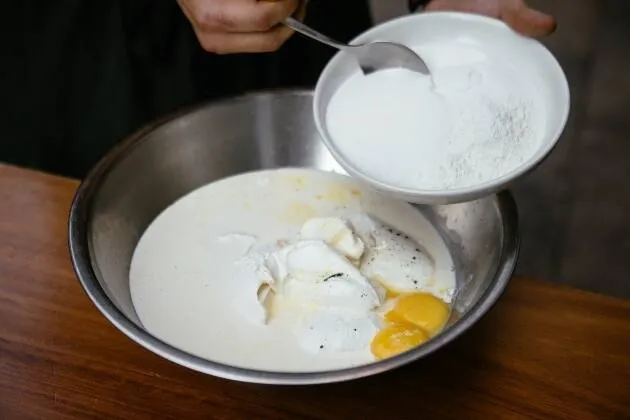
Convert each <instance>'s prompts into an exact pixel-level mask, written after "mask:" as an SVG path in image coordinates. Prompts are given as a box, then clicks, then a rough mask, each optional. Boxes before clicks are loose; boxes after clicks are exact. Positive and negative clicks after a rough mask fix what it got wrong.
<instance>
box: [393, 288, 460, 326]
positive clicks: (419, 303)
mask: <svg viewBox="0 0 630 420" xmlns="http://www.w3.org/2000/svg"><path fill="white" fill-rule="evenodd" d="M391 312H393V313H392V314H391V315H390V314H389V313H388V314H387V315H389V318H390V319H392V321H393V322H394V323H401V321H406V322H407V323H409V324H413V325H415V326H416V327H419V328H422V329H423V330H425V331H426V332H427V333H429V335H431V336H433V335H435V334H437V333H438V332H439V331H440V330H441V329H442V328H443V327H444V325H445V324H446V322H447V321H448V317H449V314H450V308H449V306H448V305H447V304H446V302H444V301H443V300H441V299H439V298H436V297H435V296H433V295H431V294H429V293H413V294H409V295H404V296H401V297H400V299H398V302H396V306H394V308H393V309H392V310H391V311H390V313H391ZM387 315H386V317H385V319H386V320H387V318H388V317H387ZM392 321H390V322H392Z"/></svg>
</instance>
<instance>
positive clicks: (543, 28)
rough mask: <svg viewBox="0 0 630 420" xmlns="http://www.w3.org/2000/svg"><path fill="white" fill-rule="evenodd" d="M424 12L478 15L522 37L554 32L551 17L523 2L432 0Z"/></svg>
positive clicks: (510, 0) (515, 0)
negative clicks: (491, 19)
mask: <svg viewBox="0 0 630 420" xmlns="http://www.w3.org/2000/svg"><path fill="white" fill-rule="evenodd" d="M425 10H428V11H430V10H434V11H435V10H443V11H447V10H448V11H461V12H471V13H479V14H482V15H487V16H490V17H494V18H497V19H501V20H502V21H504V22H505V23H507V24H508V25H510V27H512V29H514V30H515V31H517V32H520V33H521V34H523V35H527V36H532V37H540V36H544V35H549V34H551V33H552V32H553V31H555V30H556V20H555V19H554V18H553V16H550V15H548V14H545V13H543V12H540V11H538V10H534V9H532V8H530V7H529V6H528V5H527V3H526V2H525V0H432V1H431V2H430V3H429V4H428V5H427V7H426V8H425Z"/></svg>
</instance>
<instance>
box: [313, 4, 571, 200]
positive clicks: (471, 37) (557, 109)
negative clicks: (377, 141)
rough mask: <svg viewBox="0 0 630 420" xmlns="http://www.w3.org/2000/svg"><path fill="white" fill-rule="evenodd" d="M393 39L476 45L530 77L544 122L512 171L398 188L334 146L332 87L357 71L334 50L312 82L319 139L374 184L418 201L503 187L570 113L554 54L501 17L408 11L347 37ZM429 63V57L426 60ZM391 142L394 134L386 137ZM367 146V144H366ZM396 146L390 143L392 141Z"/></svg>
mask: <svg viewBox="0 0 630 420" xmlns="http://www.w3.org/2000/svg"><path fill="white" fill-rule="evenodd" d="M378 40H386V41H395V42H399V43H401V44H404V45H408V46H412V47H413V46H414V45H418V44H420V43H422V44H425V43H432V42H457V43H458V44H462V45H471V46H480V47H483V48H484V49H485V51H488V52H489V53H488V54H489V55H490V56H491V57H496V58H498V59H499V60H501V61H503V62H505V64H506V65H509V66H510V67H512V68H513V69H518V70H519V71H520V72H521V74H523V75H526V77H527V78H528V79H530V80H528V81H532V82H533V84H534V85H535V86H536V94H537V95H540V96H541V99H542V103H543V104H544V107H545V110H546V118H547V122H546V127H545V130H544V133H543V136H542V141H541V145H540V147H539V148H538V150H537V151H536V153H535V154H534V155H533V156H531V157H530V158H529V159H527V160H526V161H525V162H524V163H523V164H521V166H519V167H518V168H517V169H515V170H514V171H512V172H510V173H508V174H505V175H503V176H501V177H500V178H497V179H493V180H491V181H488V182H485V183H481V184H477V185H473V186H471V187H466V188H458V189H451V190H422V189H416V188H402V187H398V186H396V185H392V184H388V183H385V182H382V181H380V180H377V179H375V178H373V177H371V176H369V175H367V174H365V173H363V172H362V171H361V170H360V169H359V168H358V167H357V166H356V165H355V164H354V163H353V162H352V161H351V159H349V158H348V157H347V156H344V154H343V153H342V152H341V150H340V148H339V147H337V146H336V144H335V141H334V139H332V138H331V136H330V134H329V132H328V129H327V127H326V109H327V107H328V104H329V102H330V100H331V98H332V96H333V94H334V93H335V92H336V91H337V89H338V88H339V87H340V86H341V85H342V84H343V83H344V82H345V81H346V80H347V79H348V78H349V77H350V76H351V75H352V74H355V73H356V72H358V71H360V70H359V68H358V65H357V61H356V59H355V58H354V57H353V56H352V55H350V54H347V53H343V52H340V53H337V54H336V55H335V56H334V57H333V59H332V60H331V61H330V62H329V63H328V64H327V66H326V68H325V69H324V71H323V72H322V74H321V76H320V78H319V80H318V82H317V86H316V88H315V101H314V107H313V112H314V116H315V122H316V124H317V128H318V130H319V132H320V134H321V136H322V138H323V140H324V143H325V144H326V146H327V147H328V149H329V150H330V152H331V153H332V155H333V156H334V157H335V159H336V160H337V161H338V162H339V163H340V164H341V166H342V167H343V168H344V169H345V170H346V171H347V172H348V173H350V174H351V175H353V176H355V177H357V178H359V179H362V180H363V181H365V182H367V183H369V184H370V185H371V186H373V187H374V188H376V189H379V190H381V191H383V192H386V193H388V194H390V195H391V196H393V197H397V198H401V199H404V200H406V201H409V202H414V203H422V204H450V203H457V202H464V201H469V200H474V199H477V198H480V197H484V196H486V195H488V194H492V193H494V192H496V191H499V190H501V189H504V188H505V187H507V186H508V185H509V184H510V183H511V182H512V181H514V180H516V179H517V178H519V177H520V176H522V175H524V174H526V173H527V172H529V171H531V170H532V169H533V168H535V167H536V166H537V165H538V164H540V163H541V162H542V161H543V159H544V158H545V157H546V156H547V155H549V153H551V151H552V150H553V148H554V146H555V145H556V143H557V141H558V139H559V138H560V135H561V134H562V131H563V130H564V126H565V124H566V122H567V118H568V115H569V105H570V98H569V85H568V83H567V79H566V76H565V74H564V72H563V71H562V68H561V67H560V65H559V64H558V62H557V61H556V59H555V58H554V56H553V55H552V54H551V53H550V52H549V51H548V50H547V49H546V48H545V47H544V46H543V45H542V44H541V43H540V42H538V41H536V40H534V39H531V38H526V37H523V36H521V35H518V34H517V33H515V32H514V31H513V30H512V29H510V28H509V27H508V26H507V25H506V24H504V23H503V22H501V21H499V20H496V19H491V18H487V17H484V16H480V15H473V14H467V13H456V12H431V13H419V14H413V15H409V16H405V17H401V18H398V19H394V20H391V21H388V22H385V23H383V24H381V25H378V26H376V27H374V28H372V29H370V30H368V31H367V32H365V33H363V34H361V35H360V36H358V37H357V38H356V39H354V40H353V41H352V42H351V43H357V44H359V43H364V42H370V41H378ZM429 64H430V63H429ZM387 141H389V142H391V143H392V144H393V145H395V141H396V139H387ZM366 147H369V146H366ZM392 147H395V146H392Z"/></svg>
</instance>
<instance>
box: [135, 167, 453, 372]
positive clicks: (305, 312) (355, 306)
mask: <svg viewBox="0 0 630 420" xmlns="http://www.w3.org/2000/svg"><path fill="white" fill-rule="evenodd" d="M452 266H453V264H452V260H451V257H450V255H449V253H448V250H447V249H446V246H445V244H444V243H443V242H442V240H441V239H440V237H439V234H438V233H437V232H436V231H435V229H434V228H433V227H432V226H431V225H430V223H429V222H428V221H427V220H426V219H425V218H424V217H423V216H422V215H421V214H420V213H419V212H418V211H417V210H415V209H414V208H413V207H412V206H411V205H409V204H407V203H404V202H402V201H396V200H391V199H389V198H386V197H383V196H381V195H379V194H378V193H376V192H374V191H372V190H370V189H366V188H364V187H362V186H361V185H360V184H359V183H358V182H357V181H354V180H352V179H351V178H349V177H346V176H342V175H337V174H332V173H326V172H319V171H315V170H307V169H282V170H270V171H260V172H253V173H247V174H243V175H238V176H234V177H231V178H227V179H224V180H221V181H218V182H215V183H212V184H209V185H207V186H205V187H202V188H200V189H198V190H196V191H194V192H192V193H190V194H189V195H187V196H185V197H183V198H182V199H180V200H178V201H177V202H175V203H174V204H173V205H171V206H170V207H169V208H167V209H166V210H165V211H164V212H163V213H162V214H160V215H159V216H158V218H156V220H155V221H154V222H153V223H152V224H151V225H150V226H149V228H148V229H147V231H146V232H145V233H144V235H143V236H142V238H141V240H140V242H139V243H138V246H137V248H136V251H135V253H134V256H133V260H132V264H131V269H130V288H131V295H132V299H133V303H134V307H135V309H136V312H137V314H138V316H139V317H140V320H141V322H142V323H143V325H144V327H145V328H147V330H149V331H150V332H151V333H152V334H154V335H156V336H157V337H159V338H161V339H162V340H164V341H166V342H168V343H170V344H172V345H174V346H176V347H178V348H180V349H182V350H185V351H187V352H190V353H193V354H196V355H198V356H201V357H204V358H207V359H209V360H214V361H218V362H223V363H227V364H231V365H235V366H242V367H250V368H255V369H262V370H274V371H298V372H307V371H321V370H327V369H335V368H344V367H349V366H353V365H358V364H364V363H369V362H371V361H374V360H375V355H376V356H379V357H387V356H388V355H389V354H391V352H392V351H396V350H397V348H396V345H398V344H399V339H400V338H401V337H402V338H403V339H404V340H408V341H409V340H410V342H413V343H417V344H420V343H422V342H424V341H426V339H428V338H429V337H430V336H431V335H433V334H435V333H437V329H436V328H437V327H435V326H434V325H439V322H438V323H437V324H436V323H433V324H431V325H429V324H427V325H424V324H422V323H423V322H429V323H431V322H432V321H431V317H432V316H433V315H431V314H434V313H439V312H440V310H441V311H444V309H443V308H446V307H447V305H446V303H448V302H449V301H450V299H451V297H452V294H453V291H454V288H455V275H454V272H453V268H452ZM427 299H429V300H427ZM441 302H445V303H441ZM436 304H437V307H436V308H437V309H436V311H437V312H436V311H433V312H431V314H429V315H430V316H429V317H428V318H427V316H425V315H426V312H427V311H428V309H427V308H432V307H433V306H435V305H436ZM432 305H433V306H432ZM418 308H420V312H422V311H424V312H425V314H424V315H422V314H421V315H422V316H420V315H419V313H420V312H418V311H419V309H418ZM403 318H405V319H406V320H407V321H411V322H413V323H415V324H416V325H420V326H421V327H422V328H416V327H413V326H407V327H403V326H402V325H403V324H404V325H410V324H408V323H405V322H403V321H405V320H404V319H403ZM420 318H422V319H420ZM427 319H428V321H427ZM399 321H400V322H399ZM432 325H433V326H432Z"/></svg>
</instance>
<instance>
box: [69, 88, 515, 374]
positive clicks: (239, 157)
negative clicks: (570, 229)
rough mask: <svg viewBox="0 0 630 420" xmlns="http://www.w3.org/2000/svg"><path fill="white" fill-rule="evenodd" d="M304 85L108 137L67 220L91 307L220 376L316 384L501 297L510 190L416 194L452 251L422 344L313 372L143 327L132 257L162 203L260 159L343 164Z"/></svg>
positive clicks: (509, 244)
mask: <svg viewBox="0 0 630 420" xmlns="http://www.w3.org/2000/svg"><path fill="white" fill-rule="evenodd" d="M312 115H313V114H312V94H311V92H308V91H278V92H268V93H260V94H251V95H247V96H243V97H239V98H235V99H229V100H224V101H220V102H216V103H212V104H209V105H206V106H202V107H200V108H196V109H193V110H189V111H186V112H183V113H181V114H179V115H176V116H173V117H170V118H168V119H165V120H163V121H159V122H157V123H155V124H153V125H151V126H149V127H147V128H145V129H143V130H140V131H139V132H137V133H136V134H134V135H133V136H131V137H130V138H128V139H126V140H125V141H123V142H122V143H120V144H119V145H118V146H117V147H115V148H114V149H113V150H112V151H111V152H110V153H109V154H108V155H107V156H105V157H104V158H103V159H102V160H101V162H100V163H99V164H98V165H97V166H96V167H95V168H94V169H93V170H92V172H91V173H90V174H89V175H88V176H87V178H86V179H85V180H84V181H83V183H82V184H81V186H80V187H79V189H78V191H77V193H76V196H75V199H74V202H73V204H72V209H71V211H70V220H69V238H70V243H69V245H70V253H71V258H72V263H73V265H74V269H75V271H76V274H77V276H78V278H79V280H80V282H81V284H82V286H83V288H84V289H85V292H86V293H87V295H88V296H89V297H90V299H91V300H92V302H93V303H94V304H95V305H96V307H97V308H98V309H99V310H100V311H101V312H102V313H103V315H104V316H105V317H107V319H109V321H110V322H111V323H112V324H114V325H115V326H116V327H117V328H118V329H119V330H120V331H122V332H123V333H124V334H126V335H127V336H128V337H130V338H131V339H132V340H134V341H135V342H136V343H138V344H140V345H141V346H144V347H146V348H147V349H149V350H150V351H152V352H154V353H156V354H158V355H160V356H162V357H164V358H166V359H168V360H171V361H173V362H175V363H178V364H180V365H183V366H186V367H188V368H191V369H195V370H198V371H201V372H204V373H207V374H211V375H215V376H220V377H224V378H229V379H234V380H241V381H248V382H258V383H267V384H314V383H325V382H336V381H343V380H349V379H355V378H359V377H363V376H368V375H373V374H376V373H379V372H383V371H387V370H390V369H393V368H396V367H399V366H402V365H405V364H407V363H409V362H412V361H414V360H416V359H419V358H421V357H423V356H426V355H427V354H429V353H432V352H433V351H435V350H437V349H439V348H440V347H442V346H444V345H445V344H447V343H448V342H450V341H452V340H453V339H455V338H456V337H457V336H459V335H460V334H462V333H463V332H464V331H466V330H467V329H468V328H470V327H471V326H472V325H473V324H474V323H475V322H477V321H478V320H479V318H481V317H482V316H483V315H484V314H485V313H486V312H487V311H488V310H489V309H490V307H492V305H493V304H494V303H495V302H496V300H497V299H498V298H499V296H500V295H501V293H502V292H503V290H504V288H505V286H506V285H507V283H508V281H509V279H510V277H511V274H512V272H513V269H514V265H515V263H516V258H517V251H518V233H517V213H516V207H515V204H514V201H513V199H512V197H511V195H510V194H509V193H508V192H503V193H500V194H498V195H493V196H490V197H487V198H483V199H480V200H477V201H473V202H468V203H463V204H457V205H450V206H434V207H429V206H418V207H417V208H418V211H420V212H422V213H423V214H424V215H425V216H426V217H428V218H429V219H430V220H431V221H432V222H433V223H434V225H435V226H436V227H437V228H438V230H439V231H440V233H441V234H442V235H443V238H444V240H445V241H446V243H447V245H448V247H449V248H450V251H451V253H452V255H453V259H454V261H455V262H456V270H457V283H458V292H457V295H456V298H455V300H454V307H455V309H456V311H457V313H458V316H456V317H453V318H452V320H451V322H450V324H449V326H448V327H447V328H446V329H445V330H444V331H443V332H442V333H441V334H440V335H438V336H437V337H436V338H434V339H433V340H431V341H430V342H428V343H427V344H425V345H423V346H421V347H418V348H416V349H414V350H412V351H409V352H407V353H405V354H402V355H400V356H397V357H394V358H391V359H388V360H384V361H380V362H376V363H373V364H369V365H365V366H359V367H353V368H348V369H343V370H336V371H328V372H317V373H285V372H262V371H256V370H251V369H244V368H239V367H234V366H227V365H224V364H220V363H216V362H213V361H210V360H205V359H202V358H199V357H196V356H193V355H191V354H188V353H186V352H183V351H181V350H179V349H177V348H176V347H173V346H171V345H169V344H167V343H165V342H163V341H161V340H159V339H157V338H156V337H154V336H153V335H151V333H149V332H147V331H146V330H145V329H144V328H143V327H142V324H141V323H140V321H139V319H138V316H137V315H136V313H135V312H134V308H133V305H132V302H131V296H130V293H129V276H128V273H129V265H130V262H131V257H132V253H133V251H134V248H135V246H136V244H137V242H138V240H139V239H140V236H141V235H142V233H143V232H144V230H145V229H146V228H147V227H148V225H149V224H150V223H151V221H152V220H153V219H154V218H155V217H156V216H157V215H158V214H159V213H160V212H161V211H162V210H164V209H165V208H166V207H167V206H168V205H169V204H171V203H172V202H173V201H175V200H176V199H178V198H179V197H181V196H183V195H185V194H187V193H189V192H190V191H192V190H194V189H196V188H198V187H201V186H202V185H204V184H207V183H209V182H212V181H215V180H218V179H220V178H223V177H226V176H230V175H233V174H237V173H239V172H244V171H251V170H256V169H261V168H275V167H282V166H303V167H314V168H320V169H324V170H334V171H338V172H342V173H343V171H342V170H341V169H340V167H339V166H338V165H337V163H336V162H335V160H334V159H333V158H332V157H331V155H330V154H329V153H328V151H327V149H326V147H325V146H324V145H323V143H322V142H321V141H320V138H319V135H318V133H317V129H316V127H315V123H314V121H313V116H312Z"/></svg>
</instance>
